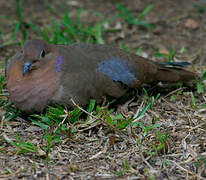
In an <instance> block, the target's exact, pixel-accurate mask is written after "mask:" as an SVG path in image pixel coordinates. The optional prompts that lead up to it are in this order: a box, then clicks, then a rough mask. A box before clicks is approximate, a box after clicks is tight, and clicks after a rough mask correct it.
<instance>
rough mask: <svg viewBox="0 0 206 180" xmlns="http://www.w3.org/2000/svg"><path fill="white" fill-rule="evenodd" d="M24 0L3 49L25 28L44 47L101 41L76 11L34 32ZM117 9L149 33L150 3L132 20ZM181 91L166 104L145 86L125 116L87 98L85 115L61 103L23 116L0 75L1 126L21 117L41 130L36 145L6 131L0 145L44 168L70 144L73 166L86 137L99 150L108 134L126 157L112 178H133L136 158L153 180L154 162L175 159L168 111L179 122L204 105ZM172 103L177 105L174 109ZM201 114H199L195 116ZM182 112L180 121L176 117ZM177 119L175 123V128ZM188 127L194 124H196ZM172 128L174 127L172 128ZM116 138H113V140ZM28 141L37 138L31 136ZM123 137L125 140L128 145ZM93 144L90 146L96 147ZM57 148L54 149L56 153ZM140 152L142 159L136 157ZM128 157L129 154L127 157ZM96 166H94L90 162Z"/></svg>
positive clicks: (100, 33)
mask: <svg viewBox="0 0 206 180" xmlns="http://www.w3.org/2000/svg"><path fill="white" fill-rule="evenodd" d="M23 2H24V1H23V0H18V1H17V7H16V15H17V21H16V22H15V23H14V31H13V33H12V36H11V41H10V42H9V43H8V42H6V43H7V44H8V45H9V44H12V43H14V41H15V40H16V39H17V37H18V36H19V34H21V37H22V39H21V41H20V43H21V44H22V43H23V42H24V41H25V40H26V39H27V35H28V34H27V26H29V27H30V28H31V29H32V30H33V32H34V34H36V35H38V37H39V38H41V39H44V40H46V41H47V42H49V43H54V44H71V43H74V42H78V43H80V42H89V43H94V44H104V43H105V39H104V35H105V33H107V32H106V30H105V29H104V28H103V24H104V21H102V22H96V23H94V24H92V25H90V24H85V23H82V22H81V18H80V17H81V12H82V10H81V9H80V10H78V11H77V12H76V17H75V18H71V16H70V14H69V13H68V12H65V13H64V15H63V16H62V18H61V19H59V20H54V19H51V20H50V24H49V25H46V26H43V27H41V28H38V27H37V26H36V25H34V24H32V23H30V22H25V19H24V16H23ZM45 3H46V4H47V6H48V8H49V9H50V11H51V12H52V13H54V12H55V9H54V8H53V7H52V6H51V5H50V4H49V1H45ZM116 8H117V10H118V16H119V17H120V19H121V20H123V21H124V23H127V24H128V25H129V26H135V27H137V28H139V27H144V28H145V29H147V31H150V30H152V28H153V27H154V25H153V24H150V23H148V22H146V21H143V19H144V17H145V16H146V15H147V14H148V13H149V12H150V11H152V8H153V5H148V6H147V7H146V8H145V9H144V10H143V11H142V13H140V14H139V15H138V16H137V17H135V16H134V15H133V12H132V11H131V10H130V9H127V8H126V7H125V6H123V5H121V4H116ZM106 21H107V20H106ZM121 48H122V49H124V50H125V51H130V48H128V47H127V45H126V44H125V43H124V42H122V43H121ZM142 51H143V48H142V47H139V48H138V49H137V51H136V54H138V55H140V54H141V52H142ZM184 51H185V48H181V49H180V51H179V52H180V53H184ZM175 53H176V51H175V50H174V49H173V48H171V49H170V50H169V53H168V54H161V53H159V52H157V53H156V54H155V57H158V58H159V57H160V58H164V59H165V60H166V61H173V59H174V56H175ZM205 80H206V71H205V72H204V73H203V75H202V77H201V79H200V80H198V81H197V83H196V87H197V93H199V94H201V95H202V94H203V93H205V91H206V89H205V86H204V81H205ZM181 87H182V86H181ZM181 87H180V90H178V91H175V92H174V93H171V94H170V93H169V94H167V95H168V99H167V100H165V99H166V98H167V95H163V94H161V93H155V92H153V91H152V90H150V89H147V88H145V89H142V91H143V93H142V94H141V95H139V96H138V98H139V99H138V100H137V101H136V105H135V108H133V106H131V107H129V105H128V107H129V108H130V109H133V110H129V112H132V115H130V114H129V113H127V114H125V113H124V112H121V111H120V112H119V111H115V110H114V109H110V108H109V104H111V103H113V102H109V103H108V104H106V105H104V106H100V105H97V104H96V102H95V101H94V100H91V101H90V104H89V105H88V107H87V110H86V112H87V113H84V112H83V111H82V109H81V108H79V107H75V108H74V109H72V110H71V109H69V110H68V109H66V108H65V107H62V106H60V105H54V106H49V107H47V108H46V110H45V112H44V113H42V114H32V115H30V116H27V115H25V114H24V113H22V112H20V111H19V110H17V109H15V108H14V107H13V105H12V104H11V103H10V102H9V101H8V99H7V98H8V95H5V77H4V76H2V75H1V76H0V94H1V97H3V98H1V99H0V106H2V107H3V110H4V111H6V112H5V114H4V116H3V118H4V123H5V124H6V123H8V126H9V123H11V124H12V121H15V120H16V119H18V118H23V119H26V120H27V121H28V122H26V123H23V122H21V124H23V125H24V126H25V127H27V126H31V127H38V128H39V129H40V133H37V134H35V135H37V136H41V137H40V139H41V141H39V140H37V142H36V141H34V142H33V139H32V140H31V137H30V134H29V135H27V136H28V137H30V139H29V138H28V137H27V138H24V136H25V135H24V134H19V132H11V133H10V134H9V136H11V137H12V138H10V137H9V136H8V134H4V135H3V138H2V142H6V144H7V145H8V144H10V145H11V146H12V147H13V149H11V150H10V151H11V152H13V154H16V155H19V156H23V157H24V156H25V157H27V156H29V155H31V154H32V155H33V156H34V157H35V158H34V159H33V160H32V161H34V162H33V163H34V164H35V163H36V162H38V161H37V160H36V159H38V160H39V159H40V160H41V161H43V162H44V163H45V164H47V166H52V164H53V163H54V162H55V160H54V157H55V156H56V154H55V153H56V151H60V152H64V153H67V151H66V150H64V148H65V149H66V148H67V145H68V144H73V146H74V147H75V148H73V147H72V146H69V148H70V149H72V148H73V150H71V152H70V154H69V155H71V159H70V160H71V162H72V160H73V159H72V158H74V157H73V155H74V154H75V153H76V149H80V150H79V151H78V154H81V151H83V150H84V148H85V147H87V146H89V145H88V144H89V143H90V144H91V143H93V142H95V143H96V139H95V138H93V139H92V138H91V136H92V135H93V136H94V137H96V134H97V136H98V138H99V139H101V140H99V141H103V143H102V144H103V145H102V144H101V142H100V144H98V147H101V148H102V146H103V147H104V146H105V145H104V143H105V144H106V143H107V142H105V141H104V138H105V136H107V131H108V132H109V133H112V135H113V136H111V137H110V138H109V140H110V143H109V144H110V146H111V148H114V150H115V148H117V147H116V146H118V145H119V140H118V138H120V139H123V142H124V143H125V144H124V143H123V145H122V144H121V143H120V144H121V148H122V149H123V150H124V151H126V152H127V154H125V156H126V157H124V156H122V157H121V158H122V159H121V158H119V159H121V160H122V161H121V165H120V167H121V168H119V169H118V168H117V170H116V171H113V173H114V174H115V175H116V176H117V177H126V176H127V175H129V174H132V172H133V171H134V168H135V167H133V166H132V165H131V161H130V159H129V158H131V157H135V158H137V159H138V163H141V162H144V163H142V164H141V165H142V166H143V167H144V169H143V171H144V173H143V174H144V175H145V174H147V177H149V179H155V177H154V174H153V171H152V170H154V169H153V168H152V167H156V168H157V166H156V164H158V163H160V162H159V160H160V161H161V163H160V164H162V165H161V166H162V167H159V169H160V170H162V169H165V168H167V167H170V166H171V161H169V160H170V158H167V157H166V155H168V156H170V155H171V153H172V151H173V152H174V153H173V155H174V156H175V157H176V154H175V153H176V149H175V148H174V147H170V144H171V142H172V141H175V140H174V139H175V138H176V137H175V138H174V137H173V135H172V133H173V132H176V131H177V130H176V126H171V124H169V123H171V122H170V120H168V119H167V116H168V117H169V118H172V117H173V116H170V115H168V114H170V113H171V112H170V111H172V113H176V114H175V117H176V118H179V119H178V120H180V121H182V119H183V118H184V119H192V118H190V116H192V117H193V114H194V113H200V114H198V115H199V116H198V117H199V118H201V112H202V109H203V110H204V109H205V103H204V102H203V103H202V102H199V99H198V98H197V93H196V92H189V95H188V94H185V93H184V90H183V88H181ZM176 88H179V86H176ZM186 97H187V98H186ZM180 98H183V99H184V101H183V100H180ZM165 101H166V102H165ZM188 101H189V102H188ZM177 103H178V104H179V105H177ZM182 103H185V104H182ZM162 104H163V105H162ZM179 106H180V107H179ZM185 107H186V108H185ZM166 108H168V109H169V110H168V114H166V113H167V110H165V109H166ZM178 108H179V109H178ZM170 109H172V110H170ZM178 110H179V111H178ZM200 110H201V112H199V111H200ZM184 111H185V112H186V113H185V112H184ZM178 113H179V114H178ZM183 113H184V117H182V116H181V114H183ZM165 114H166V115H165ZM188 114H189V115H188ZM187 115H188V116H187ZM178 120H177V121H175V122H176V123H177V124H178ZM165 121H167V123H168V124H169V126H168V127H167V124H165ZM193 123H194V124H195V122H193ZM178 125H179V124H178ZM190 125H191V124H190ZM6 128H7V127H6ZM171 128H173V129H172V130H171ZM195 128H196V127H195ZM191 129H192V128H191ZM186 130H187V129H186ZM186 130H185V131H186ZM187 132H188V131H187ZM192 132H193V130H191V131H190V133H191V134H192ZM26 133H27V131H26V130H25V134H26ZM31 134H32V133H31ZM94 134H95V135H94ZM102 134H103V135H102ZM78 136H80V137H78ZM81 136H83V137H81ZM116 136H118V138H117V137H116ZM125 137H126V138H125ZM33 138H34V139H36V137H33ZM177 138H178V137H177ZM37 139H38V138H37ZM125 139H128V141H126V140H125ZM88 140H90V141H89V143H88V144H86V142H87V141H88ZM76 141H77V142H78V143H79V144H81V143H85V144H84V145H83V146H77V145H76V144H75V143H76ZM120 141H121V140H120ZM125 141H126V142H125ZM68 142H69V143H68ZM95 143H94V146H93V147H95V145H96V144H95ZM130 144H132V147H131V146H129V145H130ZM96 146H97V145H96ZM179 146H181V144H179ZM203 146H204V143H203ZM1 147H3V148H4V144H3V143H2V144H1V145H0V151H1V152H2V151H3V150H1ZM125 147H126V148H125ZM127 147H128V148H131V149H130V150H131V151H127ZM3 148H2V149H3ZM56 148H57V149H58V148H59V149H58V150H56ZM121 148H120V149H121ZM124 148H125V149H124ZM204 148H205V147H203V150H204ZM102 149H103V148H102ZM102 149H101V150H99V149H98V152H95V155H98V153H99V152H102V151H103V150H102ZM12 150H13V151H12ZM89 150H90V149H89ZM89 150H87V151H89ZM178 153H179V152H177V154H178ZM60 154H61V153H60ZM76 154H77V153H76ZM76 154H75V156H77V155H76ZM88 154H89V153H88ZM137 154H138V155H137ZM139 154H140V155H141V157H139ZM61 155H62V154H61ZM81 155H82V156H83V157H86V158H87V159H89V158H88V157H87V156H84V155H85V153H84V152H83V154H81ZM104 155H105V154H104V153H103V154H102V157H103V156H104ZM129 155H131V157H130V156H129ZM60 158H62V157H60ZM178 158H179V156H177V159H178ZM74 159H75V158H74ZM87 159H86V160H87ZM108 159H112V157H108ZM114 159H115V160H116V159H118V156H115V158H114ZM132 159H134V158H132ZM90 160H91V159H90ZM56 161H57V160H56ZM63 162H64V161H63ZM115 162H116V161H115ZM95 163H96V162H94V164H95ZM145 164H146V166H145ZM205 164H206V158H205V157H204V156H201V157H200V158H199V159H197V160H196V161H195V166H197V168H198V167H200V166H202V165H204V166H205ZM117 165H118V164H117ZM4 168H5V169H6V170H7V173H10V174H12V173H13V172H12V171H13V170H11V169H10V168H9V167H8V166H4ZM150 170H151V171H150ZM138 171H141V169H138Z"/></svg>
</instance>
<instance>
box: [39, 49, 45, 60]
mask: <svg viewBox="0 0 206 180" xmlns="http://www.w3.org/2000/svg"><path fill="white" fill-rule="evenodd" d="M45 55H46V53H45V51H44V50H42V51H41V53H40V59H41V58H44V56H45Z"/></svg>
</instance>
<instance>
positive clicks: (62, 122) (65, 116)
mask: <svg viewBox="0 0 206 180" xmlns="http://www.w3.org/2000/svg"><path fill="white" fill-rule="evenodd" d="M64 112H65V113H66V114H65V115H63V116H62V117H64V119H63V120H62V121H61V122H60V123H59V124H58V126H57V127H56V128H55V129H54V133H55V132H56V131H57V129H59V127H60V126H61V125H62V124H64V122H65V120H66V119H67V117H68V116H69V113H68V112H67V110H64Z"/></svg>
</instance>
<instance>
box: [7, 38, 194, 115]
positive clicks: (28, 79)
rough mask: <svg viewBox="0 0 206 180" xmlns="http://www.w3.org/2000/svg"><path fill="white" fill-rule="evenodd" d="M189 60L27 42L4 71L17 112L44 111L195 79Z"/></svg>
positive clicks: (114, 49)
mask: <svg viewBox="0 0 206 180" xmlns="http://www.w3.org/2000/svg"><path fill="white" fill-rule="evenodd" d="M188 65H190V63H188V62H157V61H153V60H149V59H146V58H143V57H141V56H138V55H136V54H132V53H129V52H126V51H124V50H122V49H120V48H117V47H114V46H108V45H102V44H89V43H80V44H77V43H74V44H70V45H60V44H59V45H55V44H50V43H47V42H46V41H44V40H41V39H31V40H28V41H26V42H25V44H24V46H23V49H22V50H20V51H18V52H17V53H16V54H15V55H14V56H12V57H11V58H9V59H8V61H7V65H6V68H5V73H6V80H7V89H8V92H9V98H10V100H11V101H12V102H13V103H14V105H15V107H16V108H17V109H20V110H21V111H24V112H27V113H33V112H42V111H43V110H44V109H45V107H47V105H49V104H61V105H65V106H68V107H70V106H73V104H72V101H71V100H73V102H75V103H76V104H78V105H81V106H85V105H87V104H88V103H89V101H90V99H95V100H96V102H97V103H99V102H101V101H102V99H103V97H105V96H110V97H112V98H120V97H122V96H124V95H125V94H126V93H127V92H128V90H129V89H136V88H137V89H138V88H143V87H144V85H145V84H150V83H153V82H159V81H161V82H183V83H187V82H189V81H192V80H195V79H196V77H197V75H196V73H194V72H190V71H188V70H185V69H184V67H186V66H188Z"/></svg>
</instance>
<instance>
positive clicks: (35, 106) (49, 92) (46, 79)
mask: <svg viewBox="0 0 206 180" xmlns="http://www.w3.org/2000/svg"><path fill="white" fill-rule="evenodd" d="M55 67H56V64H55V61H54V62H53V61H51V62H49V63H48V64H47V65H46V66H45V67H42V68H41V70H35V71H33V72H31V73H28V74H26V75H25V76H23V75H22V63H21V62H17V63H15V64H12V65H11V67H10V68H9V71H8V76H7V88H8V90H9V94H10V99H11V101H12V102H13V103H14V104H15V106H16V107H17V108H19V109H20V110H24V111H28V112H30V111H41V110H42V109H44V108H45V106H46V105H47V103H48V102H49V101H50V100H51V99H52V97H53V95H54V94H55V93H56V91H57V89H58V86H59V78H60V74H61V72H56V70H55Z"/></svg>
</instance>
